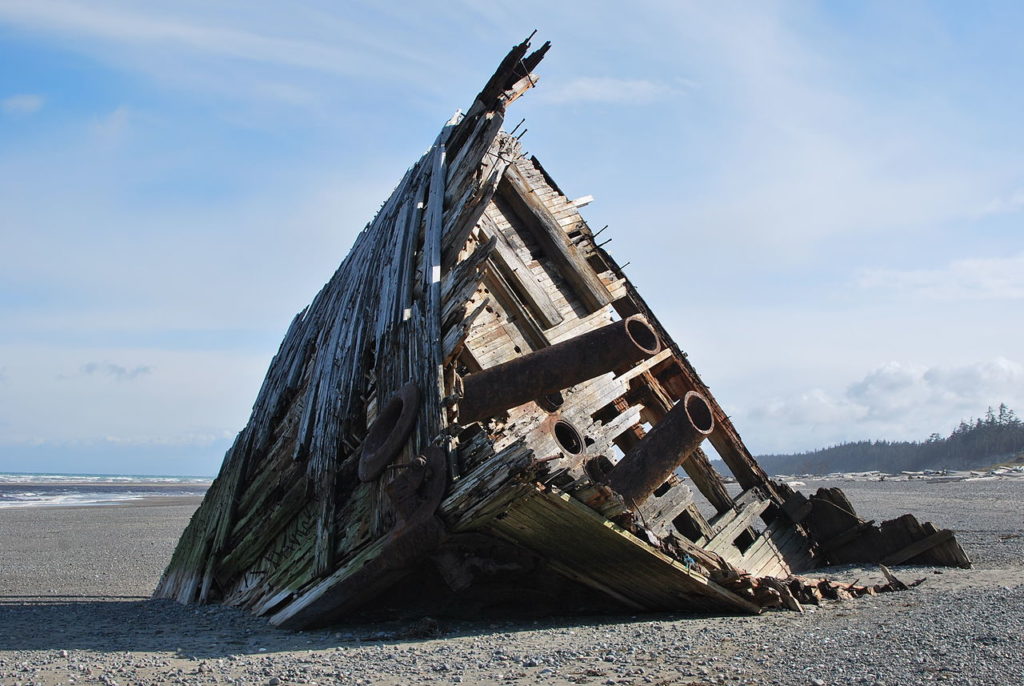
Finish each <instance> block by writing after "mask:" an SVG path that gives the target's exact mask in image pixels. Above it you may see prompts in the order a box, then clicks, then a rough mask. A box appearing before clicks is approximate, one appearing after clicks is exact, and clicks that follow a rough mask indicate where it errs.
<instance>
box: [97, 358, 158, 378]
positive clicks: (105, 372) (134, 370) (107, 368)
mask: <svg viewBox="0 0 1024 686" xmlns="http://www.w3.org/2000/svg"><path fill="white" fill-rule="evenodd" d="M152 371H153V368H152V367H150V366H149V365H140V366H137V367H124V366H122V365H119V364H112V363H110V362H88V363H86V364H84V365H82V373H83V374H86V375H88V376H109V377H111V378H113V379H117V380H118V381H128V380H131V379H136V378H138V377H140V376H144V375H146V374H149V373H150V372H152Z"/></svg>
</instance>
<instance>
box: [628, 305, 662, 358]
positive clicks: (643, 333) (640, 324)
mask: <svg viewBox="0 0 1024 686" xmlns="http://www.w3.org/2000/svg"><path fill="white" fill-rule="evenodd" d="M625 321H626V324H625V326H626V335H627V336H629V340H631V341H633V344H634V345H636V347H638V348H640V349H641V350H643V351H644V352H645V353H647V354H648V355H657V354H658V353H660V352H661V339H660V338H659V337H658V333H657V332H656V331H655V330H654V327H653V326H651V324H650V322H648V321H647V317H645V316H643V315H642V314H634V315H633V316H632V317H626V320H625Z"/></svg>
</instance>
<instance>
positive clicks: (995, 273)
mask: <svg viewBox="0 0 1024 686" xmlns="http://www.w3.org/2000/svg"><path fill="white" fill-rule="evenodd" d="M857 283H858V285H859V286H860V287H862V288H867V289H877V290H884V291H888V292H889V293H891V294H894V295H910V296H917V297H924V298H929V299H935V300H1019V299H1021V298H1024V253H1020V254H1019V255H1015V256H1011V257H990V258H971V259H964V260H955V261H953V262H950V263H949V264H948V265H947V266H945V267H943V268H940V269H911V270H898V269H871V270H866V271H864V272H862V273H861V275H860V278H859V279H858V281H857Z"/></svg>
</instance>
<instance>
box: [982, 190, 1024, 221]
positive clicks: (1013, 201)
mask: <svg viewBox="0 0 1024 686" xmlns="http://www.w3.org/2000/svg"><path fill="white" fill-rule="evenodd" d="M1021 210H1024V188H1019V189H1017V190H1016V191H1014V192H1013V193H1010V194H1009V195H1005V196H1003V197H1000V198H996V199H995V200H993V201H992V202H990V203H989V204H988V205H986V206H985V209H983V210H982V212H981V213H982V214H983V215H985V214H1013V213H1015V212H1020V211H1021Z"/></svg>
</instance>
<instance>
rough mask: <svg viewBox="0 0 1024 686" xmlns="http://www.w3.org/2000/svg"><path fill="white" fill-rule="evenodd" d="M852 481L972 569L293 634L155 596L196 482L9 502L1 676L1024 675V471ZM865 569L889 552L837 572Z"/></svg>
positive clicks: (682, 680)
mask: <svg viewBox="0 0 1024 686" xmlns="http://www.w3.org/2000/svg"><path fill="white" fill-rule="evenodd" d="M828 485H838V486H840V487H842V488H844V489H846V491H847V493H848V495H849V496H850V498H851V500H852V501H853V503H854V504H855V506H856V507H857V509H858V512H859V514H861V515H862V516H864V517H866V518H872V519H875V520H877V521H881V520H882V519H886V518H891V517H894V516H897V515H899V514H902V513H904V512H913V513H915V514H917V515H919V516H920V517H921V518H922V519H928V520H931V521H934V522H935V523H936V524H937V525H939V526H941V527H949V528H953V529H955V530H956V531H957V535H958V537H959V538H960V540H961V542H962V544H963V546H964V548H965V549H966V550H967V553H968V554H969V555H970V556H971V557H972V559H973V560H974V562H975V565H976V569H973V570H958V569H932V568H921V567H901V568H898V569H897V574H898V575H900V576H901V577H902V578H904V579H905V580H913V579H918V578H924V579H926V581H925V582H924V583H923V584H922V585H921V586H919V587H917V588H915V589H912V590H910V591H907V592H903V593H898V594H891V595H884V596H879V597H876V598H864V599H860V600H855V601H848V602H838V601H837V602H830V603H826V604H825V605H823V606H821V607H820V608H811V611H808V612H806V613H804V614H798V613H794V612H782V611H779V612H770V613H767V614H765V615H762V616H760V617H749V616H715V617H707V616H696V615H646V616H644V615H641V616H620V617H598V618H595V617H587V618H572V617H570V618H565V617H562V618H546V619H542V620H538V621H526V622H522V621H520V622H507V621H501V620H494V619H489V620H482V621H479V622H444V621H440V622H435V621H425V622H413V623H403V624H388V625H374V626H365V625H363V626H360V625H341V626H337V627H333V628H331V629H329V630H324V631H316V632H307V633H302V632H299V633H291V632H284V631H280V630H278V629H274V628H272V627H270V626H268V625H267V624H266V623H265V622H264V621H262V620H260V619H258V618H254V617H250V616H249V615H247V614H245V613H242V612H239V611H236V610H233V609H229V608H223V607H219V606H210V607H201V608H195V607H183V606H180V605H177V604H175V603H173V602H169V601H153V600H150V599H149V598H148V596H149V593H150V592H151V591H152V589H153V587H154V586H155V584H156V582H157V580H158V578H159V576H160V573H161V572H162V570H163V567H164V565H165V564H166V562H167V560H168V558H169V557H170V554H171V551H172V550H173V547H174V544H175V543H176V541H177V537H178V535H179V534H180V532H181V530H182V529H183V528H184V526H185V525H186V523H187V522H188V518H189V516H190V515H191V513H192V512H193V511H194V510H195V508H196V507H197V505H198V503H199V498H198V497H184V498H183V497H168V496H163V497H161V496H154V497H147V498H144V499H142V500H138V501H132V502H129V503H125V504H118V505H112V506H105V507H61V508H57V507H52V508H44V507H40V508H26V509H8V510H0V541H2V544H0V684H2V685H3V686H8V685H11V684H23V685H24V684H71V683H76V684H106V685H108V686H110V685H112V684H121V685H126V684H150V683H153V684H162V683H168V684H170V683H173V684H214V683H221V684H224V683H232V684H268V685H270V686H276V685H278V684H334V683H353V684H386V685H390V684H396V685H397V684H409V683H427V682H429V683H440V684H450V683H462V684H490V683H508V684H515V683H544V684H559V685H560V684H688V683H694V684H717V683H726V684H807V685H813V684H918V683H921V684H925V683H933V682H936V681H945V682H948V683H956V684H993V685H996V684H1000V685H1002V684H1019V683H1024V639H1022V636H1024V586H1022V583H1024V581H1022V573H1024V562H1022V560H1024V481H1022V480H988V481H973V482H954V483H936V482H929V481H927V480H918V481H902V482H870V481H868V482H863V481H857V482H851V481H843V482H826V481H817V482H808V483H807V484H806V486H805V487H802V490H804V491H805V492H813V490H814V489H815V488H817V487H819V486H828ZM827 574H828V575H829V576H833V577H836V578H840V579H844V580H850V581H852V580H853V579H854V578H859V579H861V581H863V582H876V581H879V580H880V579H881V577H880V574H879V573H878V571H877V570H874V569H857V568H841V569H833V570H827Z"/></svg>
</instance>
